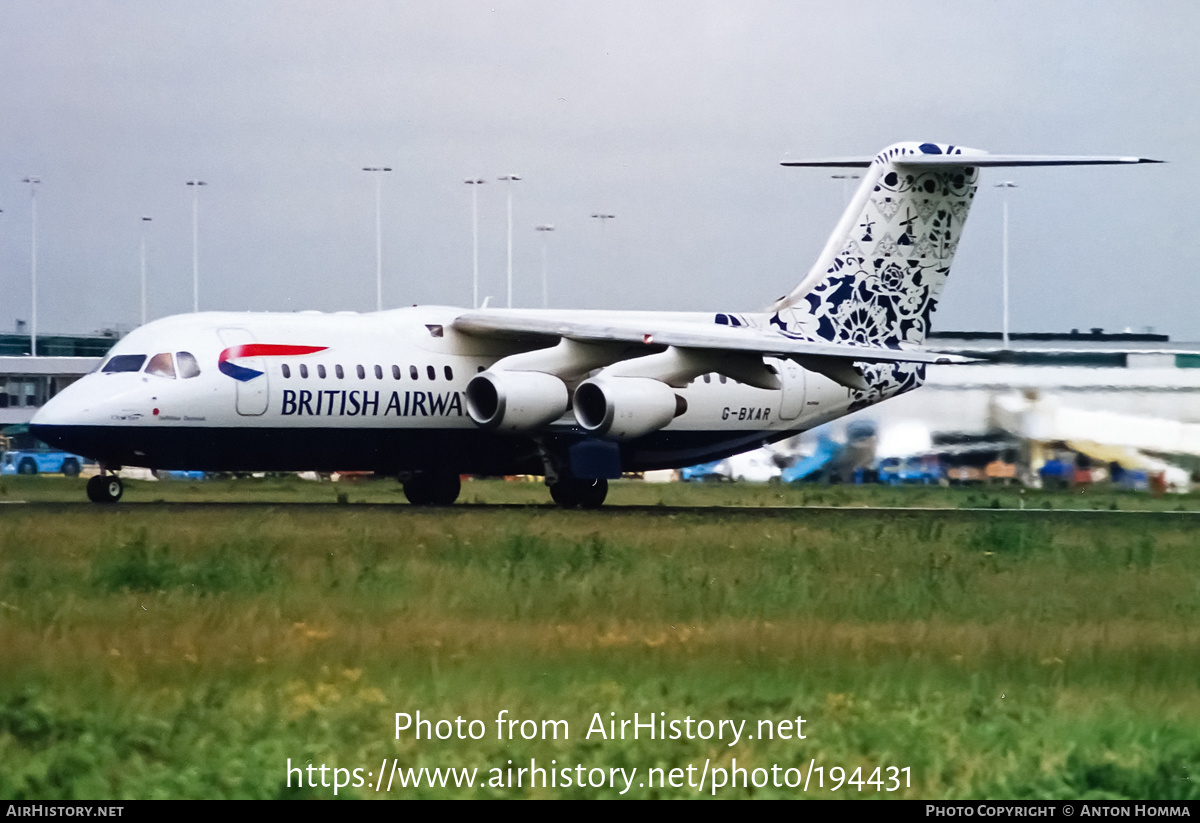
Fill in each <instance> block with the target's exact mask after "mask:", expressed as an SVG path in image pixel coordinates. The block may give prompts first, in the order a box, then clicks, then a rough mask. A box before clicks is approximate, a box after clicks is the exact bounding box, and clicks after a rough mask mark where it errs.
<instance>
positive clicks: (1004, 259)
mask: <svg viewBox="0 0 1200 823" xmlns="http://www.w3.org/2000/svg"><path fill="white" fill-rule="evenodd" d="M996 188H998V189H1006V191H1005V192H1004V232H1003V235H1004V248H1003V251H1002V252H1001V257H1000V259H1001V281H1002V284H1003V285H1002V297H1001V302H1002V304H1003V307H1004V319H1003V324H1002V326H1001V333H1000V336H1001V340H1002V341H1003V345H1004V348H1005V349H1007V348H1008V191H1007V189H1015V188H1017V184H1016V183H1014V182H1013V181H1011V180H1005V181H1004V182H1003V183H997V184H996Z"/></svg>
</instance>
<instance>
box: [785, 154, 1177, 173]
mask: <svg viewBox="0 0 1200 823" xmlns="http://www.w3.org/2000/svg"><path fill="white" fill-rule="evenodd" d="M874 159H875V158H872V157H833V158H828V159H825V160H785V161H783V162H782V163H780V165H781V166H804V167H814V168H845V169H865V168H867V167H868V166H870V165H871V163H872V162H873V160H874ZM890 162H892V163H894V164H895V165H897V166H925V167H945V166H975V167H978V168H1009V167H1015V166H1116V165H1130V164H1138V163H1162V162H1164V161H1162V160H1153V159H1151V158H1148V157H1116V156H1111V157H1110V156H1104V155H1053V154H912V155H905V156H902V157H893V158H890Z"/></svg>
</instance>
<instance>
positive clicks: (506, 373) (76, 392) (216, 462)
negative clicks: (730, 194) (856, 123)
mask: <svg viewBox="0 0 1200 823" xmlns="http://www.w3.org/2000/svg"><path fill="white" fill-rule="evenodd" d="M1149 162H1159V161H1154V160H1149V159H1146V158H1139V157H1086V156H1083V157H1081V156H1066V157H1055V156H1039V155H991V154H988V153H986V152H983V151H980V150H977V149H969V148H965V147H961V146H954V145H945V144H936V143H916V142H909V143H897V144H895V145H892V146H890V147H888V148H886V149H884V150H883V151H882V152H880V153H879V154H878V155H876V156H874V157H851V158H838V159H832V160H801V161H790V162H785V163H783V165H785V166H801V167H817V168H829V167H834V168H837V167H849V168H861V169H865V171H864V172H863V173H862V181H861V183H860V185H859V187H858V189H857V192H856V193H855V195H854V197H853V199H852V200H850V202H849V203H848V205H847V207H846V210H845V212H844V213H843V214H842V216H841V219H840V220H839V221H838V223H837V225H836V227H835V228H834V230H833V232H832V234H831V235H830V237H829V240H828V241H827V242H826V244H825V246H824V249H823V250H822V251H821V253H820V255H819V256H818V258H817V260H816V263H815V264H814V265H813V267H812V268H811V270H810V271H809V272H808V274H807V275H806V276H805V277H804V278H803V279H802V280H801V281H800V283H799V284H798V285H797V286H796V287H795V288H794V289H793V290H792V291H791V292H790V293H788V294H786V295H784V296H783V297H781V298H779V299H778V300H776V301H775V302H774V303H772V304H771V305H770V306H768V307H767V308H766V309H764V310H762V311H757V312H737V311H720V312H707V313H704V312H648V311H558V310H546V309H543V310H525V309H463V308H452V307H442V306H414V307H412V308H403V309H395V310H388V311H379V312H374V313H369V314H358V313H353V312H336V313H332V314H325V313H320V312H297V313H244V312H202V313H196V314H186V315H179V316H174V317H167V318H163V319H161V320H156V321H154V322H151V323H149V324H147V325H145V326H142V327H140V328H138V329H136V330H134V331H133V332H131V333H130V334H129V335H127V336H126V337H125V338H123V339H122V340H120V341H119V342H118V343H117V344H116V345H115V346H114V347H113V348H112V350H111V351H110V352H109V354H108V355H107V356H106V358H105V359H104V361H103V362H102V365H101V366H100V367H99V369H98V370H97V371H95V372H93V373H92V374H89V375H86V376H85V377H83V378H81V379H80V380H78V381H76V382H75V383H73V384H72V385H70V386H68V387H67V388H66V389H65V390H63V391H62V392H60V393H59V394H58V395H56V396H55V397H54V398H52V399H51V400H50V401H49V402H48V403H46V404H45V405H44V406H43V407H42V408H41V409H40V410H39V411H38V412H37V414H36V415H35V416H34V418H33V420H32V421H31V424H30V430H31V432H32V433H33V434H34V436H36V437H37V438H39V439H40V440H43V441H45V442H47V443H50V444H53V445H55V446H58V447H60V448H62V449H65V450H68V451H71V452H75V453H78V454H82V455H86V456H88V457H91V458H94V459H95V460H96V461H97V462H98V463H99V464H100V466H101V474H100V475H97V476H96V477H93V478H92V479H91V480H90V481H89V482H88V485H87V494H88V497H89V498H90V499H91V500H92V501H94V502H97V503H115V502H116V501H117V500H119V499H120V498H121V495H122V493H123V485H122V482H121V479H120V478H119V477H118V476H117V474H116V471H117V470H118V469H119V468H120V467H121V466H141V467H146V468H150V469H191V470H203V471H305V470H315V471H321V472H326V471H329V472H331V471H372V472H376V473H381V474H387V475H393V476H398V477H399V478H400V480H401V481H402V482H403V485H404V493H405V496H406V497H407V498H408V500H409V501H410V502H411V503H413V504H416V505H425V506H447V505H450V504H452V503H453V502H454V501H455V500H456V499H457V497H458V495H459V492H460V475H463V474H469V475H488V476H499V475H512V474H532V475H542V476H544V477H545V482H546V485H547V486H549V491H550V496H551V498H552V499H553V500H554V502H555V503H557V504H558V505H560V506H562V507H567V508H596V507H599V506H600V505H601V504H602V503H603V502H604V498H605V496H606V494H607V490H608V480H609V479H612V478H616V477H620V476H621V474H622V473H623V472H639V471H648V470H653V469H664V468H678V467H681V466H689V465H695V464H698V463H704V462H708V461H712V460H718V459H722V458H725V457H729V456H730V455H734V454H738V453H741V452H744V451H747V450H750V449H753V448H757V447H760V446H762V445H764V444H767V443H771V442H775V441H778V440H781V439H784V438H787V437H791V436H793V435H795V434H797V433H799V432H802V431H805V430H807V429H810V428H812V427H814V426H817V425H820V424H822V423H826V422H828V421H830V420H833V419H835V418H838V417H841V416H842V415H845V414H848V413H850V412H853V411H856V410H858V409H861V408H864V407H866V406H869V405H871V404H873V403H877V402H879V401H881V400H885V399H887V398H889V397H893V396H895V395H898V394H901V393H903V392H907V391H911V390H912V389H915V388H917V387H918V386H919V385H921V383H922V381H923V379H924V373H925V366H926V365H928V364H931V363H950V362H962V361H963V360H964V359H965V358H962V357H960V356H956V355H954V354H952V353H947V352H942V351H936V350H929V349H926V348H924V347H923V345H922V344H923V342H924V339H925V335H926V332H928V330H929V327H930V319H931V316H932V314H933V311H934V309H935V307H936V305H937V301H938V299H939V296H940V294H941V290H942V287H943V284H944V283H945V281H946V277H947V275H948V274H949V271H950V265H951V262H952V261H953V258H954V253H955V250H956V248H957V246H958V242H959V238H960V237H961V234H962V228H963V224H964V221H965V220H966V217H967V212H968V210H969V209H970V206H971V202H972V199H973V198H974V196H975V192H976V187H977V183H978V177H979V172H980V169H981V168H990V167H1005V166H1053V165H1091V164H1126V163H1149Z"/></svg>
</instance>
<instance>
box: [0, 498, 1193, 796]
mask: <svg viewBox="0 0 1200 823" xmlns="http://www.w3.org/2000/svg"><path fill="white" fill-rule="evenodd" d="M339 495H341V502H343V503H345V505H337V503H338V502H339ZM81 497H82V486H81V484H80V483H78V482H72V481H66V480H55V479H52V478H32V479H27V478H5V479H4V480H3V481H0V501H3V500H9V501H12V500H30V501H41V503H38V502H34V504H33V505H28V506H23V505H19V504H15V505H0V655H2V657H0V764H2V765H0V796H2V797H5V798H23V797H28V798H72V797H76V798H109V797H111V798H143V797H332V796H333V795H334V788H333V785H332V783H333V782H334V776H335V773H334V772H333V769H334V768H339V769H344V770H346V771H345V772H339V773H337V775H338V779H339V780H341V779H343V778H344V779H345V780H346V781H348V782H350V783H351V785H350V786H345V787H339V788H338V792H337V796H338V797H380V798H383V797H418V796H437V797H463V798H475V797H489V796H498V797H526V796H530V797H580V796H587V797H594V796H601V797H609V796H611V797H615V796H621V790H622V789H625V787H626V785H627V784H626V782H625V781H626V779H630V778H628V777H627V776H628V775H630V770H633V769H636V771H634V772H632V778H631V779H630V783H629V788H628V790H627V791H626V792H625V793H624V795H623V796H625V797H630V796H634V797H696V796H712V795H713V793H714V790H713V788H712V787H713V783H714V778H716V780H717V782H718V783H719V782H720V781H721V779H722V777H721V773H722V772H721V770H724V780H725V783H726V785H724V786H718V788H717V789H716V790H715V794H716V796H717V797H726V798H732V797H746V796H751V797H803V796H812V797H872V798H874V797H908V798H914V797H921V798H932V797H941V798H963V797H972V798H983V797H993V798H1029V797H1074V798H1078V797H1129V798H1196V797H1200V787H1198V786H1197V781H1196V779H1195V778H1196V777H1197V775H1196V771H1197V768H1198V766H1197V764H1200V689H1198V688H1197V686H1198V685H1200V555H1198V554H1197V552H1196V551H1195V549H1196V540H1195V538H1194V537H1193V535H1194V533H1195V531H1196V525H1198V524H1200V521H1198V520H1196V519H1195V518H1194V517H1193V516H1191V515H1187V514H1175V513H1173V511H1174V510H1183V511H1190V510H1196V509H1200V505H1198V503H1200V501H1198V500H1197V499H1196V498H1194V497H1191V496H1187V497H1170V498H1162V499H1153V498H1150V497H1146V496H1135V495H1122V494H1114V493H1098V492H1089V493H1087V494H1085V495H1079V494H1074V495H1073V494H1070V493H1066V492H1064V493H1060V494H1053V493H1042V492H1031V493H1027V494H1026V495H1024V497H1022V496H1021V495H1020V494H1019V493H1018V492H1016V491H1015V490H1013V491H1004V490H1000V491H991V490H989V491H972V490H953V489H937V488H931V489H925V488H922V489H853V488H820V487H807V488H801V489H792V488H780V487H777V486H765V487H749V486H740V485H739V486H734V485H724V484H722V485H715V486H702V487H694V486H686V485H679V484H673V485H670V486H647V485H643V484H638V483H633V482H630V483H622V484H617V485H616V486H615V487H614V489H613V492H612V494H611V495H610V501H611V502H612V503H613V504H615V505H613V506H611V507H608V508H606V509H605V510H602V511H599V512H562V511H559V510H556V509H553V508H551V507H549V506H546V505H541V504H542V503H544V501H545V500H546V493H545V490H544V488H542V487H540V486H538V485H536V484H523V483H503V482H498V481H495V482H492V481H489V482H475V483H469V484H466V486H465V487H464V493H463V496H462V500H463V502H464V503H466V504H467V505H460V506H456V507H454V508H453V509H451V510H448V511H433V510H420V509H413V508H411V507H408V506H406V505H403V504H402V503H401V502H400V501H402V495H401V494H400V493H399V491H398V487H397V486H396V485H395V484H394V483H386V482H376V483H362V484H336V485H334V484H304V483H300V482H299V481H290V480H261V481H229V482H224V483H212V484H189V483H165V482H164V483H145V484H137V483H130V484H129V487H128V491H127V503H122V504H120V505H118V506H115V507H111V508H104V507H96V506H87V505H54V501H69V502H74V501H76V500H79V499H81ZM155 500H162V501H166V504H164V505H136V504H137V503H138V502H139V501H141V502H145V503H152V502H153V501H155ZM225 500H241V501H250V502H252V503H255V505H247V506H233V507H230V506H212V505H209V506H206V505H194V506H177V505H172V503H175V502H193V503H198V504H203V503H205V502H206V501H225ZM306 502H310V503H326V504H333V505H303V504H304V503H306ZM359 503H396V504H397V505H394V506H379V505H374V506H366V505H356V504H359ZM495 503H508V504H518V505H509V506H495V505H473V504H495ZM622 505H625V506H630V507H632V508H629V509H626V510H622V508H621V507H622ZM863 505H873V506H874V505H879V506H905V505H913V506H935V507H944V508H945V510H944V511H932V512H931V511H910V512H903V511H862V510H855V509H859V508H860V507H861V506H863ZM1022 505H1024V506H1025V507H1026V510H1025V511H1020V507H1021V506H1022ZM706 506H742V507H746V508H745V509H743V510H732V509H717V510H706V509H705V508H703V507H706ZM781 506H782V507H787V506H795V507H797V508H794V509H786V508H785V509H781V508H778V507H781ZM805 506H823V507H841V510H839V509H835V508H804V507H805ZM768 507H769V508H768ZM980 509H982V510H980ZM1033 509H1038V510H1037V511H1034V510H1033ZM1069 509H1076V510H1084V511H1068V510H1069ZM1140 509H1158V510H1161V511H1144V512H1143V511H1138V510H1140ZM1088 510H1090V511H1088ZM418 710H420V712H421V717H422V718H423V719H431V720H433V721H435V723H436V721H437V720H439V719H445V720H450V721H453V720H455V718H458V717H461V718H463V721H464V723H463V725H462V726H461V727H459V730H460V731H462V733H463V737H465V738H466V739H458V736H457V734H458V732H457V731H452V729H453V724H443V725H442V726H440V727H438V726H436V725H432V724H431V725H430V726H429V727H428V730H429V732H430V733H433V734H435V735H436V733H437V732H438V731H442V732H449V733H450V734H451V736H450V738H449V739H444V740H442V739H436V738H435V739H432V740H430V739H421V740H417V739H415V737H414V734H413V732H412V730H411V729H407V730H404V731H402V732H401V733H400V736H399V739H397V732H396V713H398V712H399V713H405V714H408V715H412V716H414V719H415V713H416V712H417V711H418ZM502 711H506V712H507V714H506V715H505V718H506V719H515V720H518V721H520V720H533V721H537V722H536V723H533V724H525V725H524V726H521V725H520V723H518V724H517V725H515V726H513V727H511V729H510V730H509V734H506V735H505V736H504V739H501V736H500V735H499V734H498V727H497V724H496V719H497V716H498V715H499V714H500V713H501V712H502ZM635 712H636V713H638V717H639V719H640V720H641V721H642V722H643V723H644V722H645V720H646V717H647V716H648V715H650V714H653V715H654V716H655V717H656V718H657V719H660V720H663V721H664V722H666V723H668V724H669V723H670V721H672V720H676V721H679V728H680V729H681V730H684V729H686V730H687V731H689V732H691V733H692V734H691V737H690V738H689V737H687V736H686V735H684V736H682V737H681V738H680V739H665V740H664V739H661V738H660V737H659V736H658V735H656V736H655V739H647V734H646V732H645V730H644V728H643V730H642V732H641V733H640V735H639V739H637V740H632V739H628V737H629V736H630V735H631V734H632V726H629V727H627V730H626V734H627V739H625V740H620V739H616V740H613V739H605V738H603V737H601V736H600V735H599V734H598V733H596V732H595V726H594V723H595V722H596V719H597V715H598V716H599V720H601V721H604V723H605V731H607V730H608V726H607V723H608V721H610V720H611V721H617V722H618V726H617V727H616V728H617V729H618V730H619V721H620V720H622V719H629V720H632V719H633V717H634V713H635ZM660 712H661V713H662V714H659V713H660ZM797 717H803V718H804V721H805V722H804V724H803V726H800V727H797V724H796V722H795V721H796V719H797ZM686 718H691V719H692V721H693V722H692V723H691V724H687V722H686ZM471 720H479V721H481V723H480V724H477V725H475V726H473V727H468V726H467V723H469V721H471ZM555 720H565V721H566V723H565V724H564V725H560V726H557V727H555V726H553V725H543V724H542V721H555ZM722 720H724V721H732V723H733V725H729V724H721V722H720V721H722ZM698 721H711V722H712V724H713V727H712V731H713V734H712V735H711V736H710V738H709V739H703V738H702V735H703V734H704V733H705V732H706V731H707V730H708V727H706V726H705V725H704V724H703V723H700V722H698ZM741 721H745V725H744V726H743V727H742V733H741V736H740V738H739V739H738V741H737V742H736V743H735V744H734V745H729V744H730V742H731V735H732V733H733V729H734V728H736V724H738V723H740V722H741ZM760 721H763V722H765V723H766V724H767V725H769V726H770V727H771V730H772V731H773V733H774V735H775V736H774V739H761V738H762V735H761V734H760V732H762V733H764V734H765V731H766V728H767V726H766V725H763V726H761V727H760ZM784 721H790V723H789V722H784ZM589 727H591V728H592V731H593V733H592V734H591V735H590V736H589V735H588V734H587V733H588V731H589ZM479 729H483V730H484V731H483V733H482V734H481V735H480V737H479V739H471V737H470V735H471V733H472V732H473V731H474V732H477V731H478V730H479ZM564 729H565V730H566V732H567V734H568V735H569V737H566V738H565V739H564V737H563V730H564ZM666 729H667V731H668V733H669V732H670V727H669V726H667V727H666ZM798 729H802V731H803V733H804V735H805V738H804V739H795V737H796V734H797V733H798ZM522 730H524V732H525V733H526V735H531V736H532V738H533V739H524V738H523V737H522ZM553 730H557V731H558V737H557V739H553V738H552V737H551V738H550V739H543V736H546V737H549V736H550V734H551V732H552V731H553ZM499 731H504V728H503V727H501V728H500V729H499ZM718 731H719V732H720V734H721V738H718V737H717V732H718ZM749 735H753V736H754V739H747V738H748V736H749ZM784 735H786V736H787V738H788V739H782V736H784ZM509 736H511V737H512V738H515V739H508V737H509ZM289 759H290V761H291V764H292V766H294V767H296V766H298V767H302V768H303V767H306V766H307V765H308V764H310V763H311V764H313V765H314V767H319V766H320V765H322V764H325V765H327V766H328V767H329V769H328V770H327V772H326V775H325V780H326V782H327V783H329V784H330V785H328V786H321V785H320V783H321V779H322V776H321V774H320V772H319V771H315V770H314V771H313V772H311V773H310V772H307V771H304V772H303V773H302V774H303V781H304V782H305V785H304V786H299V785H297V784H298V783H300V782H301V778H300V777H298V776H297V775H299V774H301V772H293V773H292V775H291V778H290V779H291V784H292V785H291V786H290V787H289V785H288V782H289V774H288V770H287V765H288V761H289ZM531 760H533V761H536V764H535V765H536V767H537V768H541V769H546V770H547V771H546V772H545V773H543V774H544V775H545V779H546V780H547V782H549V781H550V780H551V775H553V778H552V779H553V780H554V781H555V782H556V783H557V784H558V785H554V786H545V787H543V786H542V785H541V782H537V781H540V780H541V779H542V777H541V776H539V775H538V774H537V773H536V771H535V772H534V777H535V779H536V781H535V782H537V785H535V786H534V787H532V788H531V787H530V785H529V774H528V772H527V773H526V774H524V775H521V774H519V773H518V772H517V770H518V769H520V768H526V769H528V767H529V766H530V765H531V763H530V761H531ZM510 761H511V762H510ZM735 761H736V765H735ZM396 763H398V764H399V767H400V769H401V770H402V771H401V772H399V773H398V776H395V777H393V783H392V787H391V789H390V791H389V790H387V788H386V784H383V785H382V786H381V788H380V789H379V790H376V784H375V781H376V776H377V775H378V773H379V772H380V767H381V764H384V765H385V769H384V771H386V772H389V773H390V772H391V770H392V768H393V766H394V765H395V764H396ZM706 763H707V766H706ZM773 766H776V767H778V768H776V769H775V770H774V771H772V767H773ZM689 767H692V769H693V771H692V772H691V773H690V774H689V773H688V772H687V769H688V768H689ZM877 767H878V768H879V771H878V772H876V768H877ZM356 768H357V769H360V770H361V771H360V772H359V774H358V778H359V785H357V786H355V785H353V784H354V782H355V775H354V773H353V770H354V769H356ZM408 768H415V769H418V770H419V769H421V768H428V769H434V768H440V769H445V768H455V769H461V768H477V769H478V772H477V774H476V776H475V777H474V778H473V782H472V787H470V788H466V787H456V786H455V784H454V782H453V779H451V782H450V784H449V785H448V786H446V787H444V788H443V787H438V786H435V787H432V788H431V787H429V786H427V785H422V786H421V787H420V788H415V787H411V786H410V787H406V788H401V787H400V785H399V783H400V781H401V779H402V778H405V779H406V778H407V775H408V772H406V771H403V770H406V769H408ZM493 769H495V770H496V771H491V770H493ZM564 769H565V770H569V771H568V772H567V774H568V775H569V777H570V779H571V780H572V781H573V782H574V781H576V780H577V779H578V778H579V777H583V778H584V780H585V782H586V781H587V780H592V781H596V780H599V779H600V778H601V777H603V781H604V783H605V785H604V787H600V788H593V787H592V786H585V787H583V788H580V787H578V786H576V785H574V784H572V785H571V786H567V787H564V786H563V785H562V782H564V773H563V770H564ZM613 769H624V770H625V772H624V774H625V775H626V777H622V776H620V773H618V772H612V771H610V770H613ZM655 769H657V770H658V771H657V772H654V771H652V770H655ZM672 769H678V770H680V771H678V772H676V773H675V774H674V775H673V774H672ZM736 769H743V770H744V771H743V772H741V773H739V772H737V771H736ZM756 769H757V770H758V771H755V770H756ZM788 769H791V770H792V771H790V772H789V771H787V770H788ZM839 769H842V770H844V771H838V770H839ZM856 770H857V772H856ZM368 773H370V776H369V777H368ZM415 776H416V777H421V779H422V780H423V781H424V780H426V777H427V775H421V774H420V772H417V773H416V774H415ZM442 776H443V777H444V776H445V775H444V774H442ZM310 777H311V778H312V779H313V781H314V782H316V783H317V786H316V787H313V786H310V785H308V782H309V780H310ZM610 777H612V778H613V779H615V781H616V783H617V787H616V788H609V787H608V786H609V779H610ZM518 778H519V779H521V781H522V785H521V786H519V787H518V786H517V785H516V781H517V780H518ZM702 778H703V779H705V780H706V781H707V782H706V783H705V784H704V787H703V789H700V788H699V787H698V786H697V785H695V784H696V783H697V782H699V781H700V780H701V779H702ZM872 778H874V779H872ZM800 779H805V780H807V781H808V788H807V790H805V789H804V787H803V786H793V787H789V786H788V785H786V783H788V782H794V781H796V780H800ZM510 780H511V782H512V785H511V786H510V785H509V781H510ZM689 780H690V782H691V784H692V785H689ZM764 780H765V783H766V784H765V785H759V786H755V785H753V784H754V783H759V782H762V781H764ZM648 781H654V785H653V786H651V785H649V783H648ZM731 781H736V782H737V785H729V783H730V782H731ZM497 782H498V783H499V784H500V785H496V784H497ZM777 782H778V783H780V784H783V785H775V783H777ZM893 782H894V783H895V784H897V785H895V786H893V785H892V784H893ZM664 783H665V784H666V785H662V784H664ZM672 783H674V784H675V785H672ZM747 783H749V784H751V785H746V784H747ZM481 784H482V785H481ZM835 784H837V786H838V788H837V789H836V790H835V789H834V785H835Z"/></svg>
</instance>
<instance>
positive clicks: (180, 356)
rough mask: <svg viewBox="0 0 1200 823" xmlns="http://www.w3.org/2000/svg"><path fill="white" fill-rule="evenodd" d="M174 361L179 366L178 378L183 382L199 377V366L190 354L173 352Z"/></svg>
mask: <svg viewBox="0 0 1200 823" xmlns="http://www.w3.org/2000/svg"><path fill="white" fill-rule="evenodd" d="M175 361H176V362H177V363H178V364H179V376H180V377H181V378H183V379H184V380H187V379H188V378H189V377H199V376H200V364H199V363H197V362H196V358H195V357H193V356H192V353H191V352H186V351H177V352H175Z"/></svg>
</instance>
